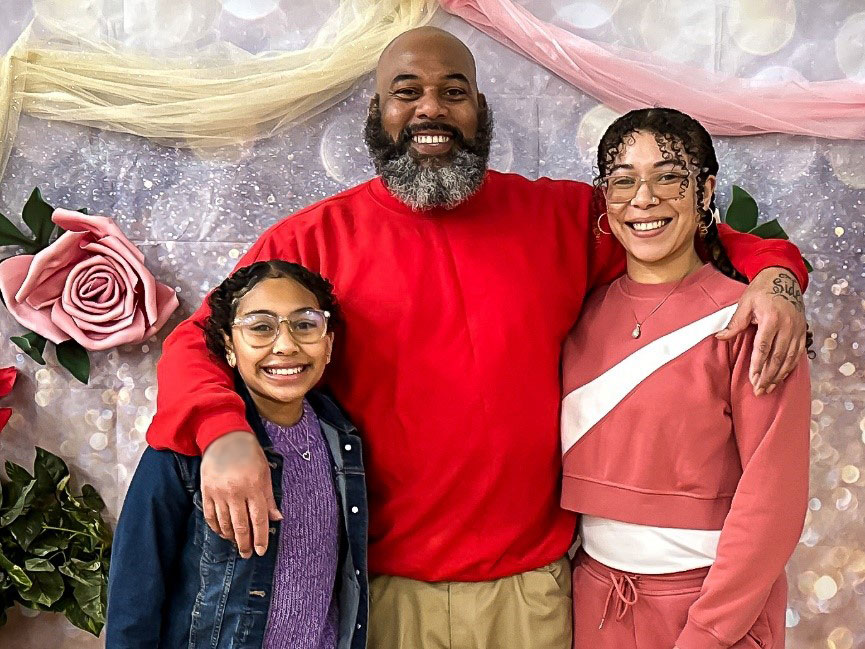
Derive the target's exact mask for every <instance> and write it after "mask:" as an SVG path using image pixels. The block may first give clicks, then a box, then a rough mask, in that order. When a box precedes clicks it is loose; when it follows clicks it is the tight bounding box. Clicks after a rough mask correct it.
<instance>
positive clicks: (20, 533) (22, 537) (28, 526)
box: [8, 509, 45, 550]
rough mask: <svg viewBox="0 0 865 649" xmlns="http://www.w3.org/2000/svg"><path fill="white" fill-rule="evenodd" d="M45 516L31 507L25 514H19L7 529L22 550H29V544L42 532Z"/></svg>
mask: <svg viewBox="0 0 865 649" xmlns="http://www.w3.org/2000/svg"><path fill="white" fill-rule="evenodd" d="M44 525H45V516H44V515H43V514H42V512H41V511H40V510H38V509H32V510H31V511H30V512H28V513H27V514H26V515H25V516H19V517H18V518H16V519H15V521H13V522H12V523H11V524H10V525H9V527H8V529H9V532H10V533H11V534H12V537H13V538H14V539H15V540H16V541H18V544H19V545H20V546H21V549H22V550H29V548H30V544H31V543H33V541H34V540H35V539H36V537H37V536H39V535H40V534H41V533H42V528H43V526H44Z"/></svg>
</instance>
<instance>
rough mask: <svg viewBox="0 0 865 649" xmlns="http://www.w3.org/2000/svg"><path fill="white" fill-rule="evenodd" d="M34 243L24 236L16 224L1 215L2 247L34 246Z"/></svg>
mask: <svg viewBox="0 0 865 649" xmlns="http://www.w3.org/2000/svg"><path fill="white" fill-rule="evenodd" d="M34 243H35V242H34V241H33V240H32V239H28V238H27V237H26V236H24V233H22V232H21V230H19V229H18V228H17V227H15V224H14V223H12V221H10V220H9V219H7V218H6V217H5V216H4V215H2V214H0V246H25V247H28V246H33V245H34Z"/></svg>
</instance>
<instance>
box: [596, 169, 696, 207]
mask: <svg viewBox="0 0 865 649" xmlns="http://www.w3.org/2000/svg"><path fill="white" fill-rule="evenodd" d="M690 177H691V175H690V174H687V173H683V172H680V171H659V172H657V173H654V174H652V175H650V176H649V177H648V178H641V177H639V176H634V175H631V174H613V175H611V176H607V177H606V178H604V180H603V187H604V196H605V197H606V199H607V202H608V203H630V202H631V201H632V200H634V198H635V197H636V196H637V192H639V191H640V186H641V185H642V184H643V183H646V184H647V185H648V186H649V191H650V192H651V193H652V196H654V197H655V198H657V199H658V200H661V201H667V200H670V199H674V198H681V197H682V196H683V195H684V190H685V188H686V187H687V186H688V182H689V179H690Z"/></svg>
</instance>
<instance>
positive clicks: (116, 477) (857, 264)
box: [0, 0, 865, 649]
mask: <svg viewBox="0 0 865 649" xmlns="http://www.w3.org/2000/svg"><path fill="white" fill-rule="evenodd" d="M519 4H520V5H523V6H524V7H525V8H526V9H528V10H529V11H530V12H532V13H533V14H534V15H535V16H537V17H538V18H540V19H542V20H543V21H547V22H549V23H551V24H553V25H556V26H558V27H562V28H565V29H567V30H569V31H571V32H573V33H574V34H576V35H578V36H581V37H583V38H585V39H588V40H590V41H593V42H595V43H598V44H601V45H603V46H604V47H618V46H624V47H628V48H631V49H635V50H639V51H642V52H645V53H646V54H647V55H654V56H659V57H666V58H668V59H669V60H671V61H675V62H677V63H679V64H681V63H688V64H691V65H693V67H694V74H695V75H699V74H701V73H702V71H707V72H708V71H714V72H720V73H723V74H728V75H732V76H737V77H740V78H747V79H750V80H751V84H752V85H753V87H754V89H755V92H759V89H760V87H761V86H763V85H765V84H767V83H773V82H775V81H778V80H798V81H825V80H832V79H850V80H853V81H856V82H859V83H862V84H863V85H865V4H863V2H862V0H759V1H757V0H580V1H572V0H528V1H523V2H519ZM339 5H340V2H339V1H338V0H304V1H300V0H4V2H3V4H2V7H0V53H2V52H4V51H5V50H6V49H7V48H8V47H10V46H11V45H12V44H13V42H15V41H16V40H17V39H18V38H19V36H20V35H21V33H22V31H23V30H24V29H25V28H26V26H27V25H28V24H29V23H30V21H31V19H33V18H34V16H36V17H37V18H38V17H39V16H43V17H48V18H52V19H55V20H59V21H63V24H64V25H65V26H66V27H67V28H68V30H69V31H70V33H82V34H84V33H86V34H88V36H89V37H90V38H99V37H100V36H103V37H105V38H110V39H112V40H113V41H114V42H115V43H117V44H118V46H119V47H121V48H125V49H126V50H128V51H129V52H130V53H133V52H134V53H137V54H143V55H149V56H153V57H162V58H170V57H185V58H186V59H188V60H191V61H194V60H195V57H196V55H197V53H199V52H202V51H204V50H206V49H208V48H210V49H211V50H212V48H213V47H214V46H216V45H218V47H220V48H223V49H226V48H228V49H230V51H231V52H232V56H235V57H240V58H242V57H244V56H248V55H249V54H257V53H262V52H269V51H286V50H288V51H290V50H298V49H301V48H304V47H306V46H307V45H308V44H309V43H310V42H311V41H312V40H313V39H314V38H315V36H316V34H317V33H318V31H319V29H320V27H321V26H322V25H323V24H325V21H326V20H327V19H328V17H329V16H330V15H331V14H332V13H333V12H334V11H335V10H337V9H338V7H339ZM432 24H435V25H439V26H441V27H443V28H445V29H447V30H449V31H451V32H453V33H455V34H456V35H458V36H459V37H460V38H462V39H464V40H465V42H466V43H467V44H468V45H469V47H470V48H471V49H472V50H473V52H474V53H475V56H476V58H477V61H478V79H479V85H480V86H481V90H482V91H483V92H485V93H486V95H487V97H488V99H489V102H490V104H491V106H492V108H493V110H494V112H495V118H496V136H495V145H494V148H493V154H492V166H493V167H494V168H496V169H500V170H503V171H504V170H507V171H513V172H517V173H521V174H524V175H526V176H528V177H531V178H536V177H538V176H550V177H558V178H576V179H582V180H588V179H590V178H592V176H593V173H594V172H593V156H594V151H595V146H596V144H597V141H598V139H599V137H600V134H601V132H602V131H603V129H604V128H605V127H606V126H607V125H608V124H609V123H610V121H612V119H614V118H615V116H616V113H615V112H613V111H612V110H611V109H609V108H607V107H605V106H604V105H602V104H599V103H598V101H596V100H595V99H593V98H592V97H589V96H586V95H584V94H581V93H580V92H579V91H577V90H576V89H575V88H574V87H573V86H571V85H569V84H568V83H566V82H564V81H562V80H561V79H559V78H558V77H556V76H554V75H553V74H551V73H550V72H548V71H547V70H545V69H544V68H543V67H541V66H540V65H538V64H536V63H533V62H530V61H528V60H526V59H524V58H522V57H521V56H520V55H518V54H516V53H514V52H512V51H511V50H509V49H508V48H507V47H505V46H504V45H502V44H500V43H498V42H496V41H494V40H493V39H491V38H490V37H488V36H486V35H484V34H482V33H481V32H479V31H477V30H476V29H475V28H474V27H472V26H470V25H469V24H468V23H466V22H464V21H463V20H462V19H460V18H457V17H455V16H452V15H449V14H447V13H445V12H444V11H441V10H439V11H438V12H437V13H436V14H435V15H434V16H433V18H432ZM247 53H249V54H247ZM371 92H372V82H371V77H370V76H369V75H365V76H362V77H361V78H359V79H358V80H357V81H356V82H355V83H354V85H353V86H351V88H350V89H348V90H347V91H344V92H343V93H342V94H341V95H340V97H341V99H340V100H339V101H338V102H336V103H335V105H333V106H332V107H331V108H329V109H327V110H326V111H324V112H320V113H318V114H316V115H314V116H313V117H311V118H308V119H306V120H305V121H302V122H300V123H294V124H291V125H289V126H288V127H286V128H283V129H281V130H279V131H278V132H277V133H276V134H275V135H273V136H270V137H267V138H264V139H259V140H257V141H255V142H253V143H248V144H238V145H235V146H230V147H223V148H220V149H207V150H203V149H197V150H196V149H182V148H175V147H171V146H166V145H164V144H158V143H155V142H154V141H152V140H149V139H145V138H142V137H137V136H134V135H129V134H123V133H115V132H110V131H107V130H99V129H93V128H88V127H84V126H77V125H70V124H67V123H63V122H60V121H46V120H43V119H38V118H35V117H32V116H27V115H22V117H21V120H20V124H19V127H18V131H17V135H16V137H15V139H14V144H13V148H12V150H11V154H10V156H9V160H8V165H7V167H6V170H5V174H4V175H3V176H2V180H0V212H2V213H3V214H6V215H7V216H9V217H10V218H11V219H12V220H13V221H15V222H20V212H21V208H22V206H23V204H24V202H25V200H26V199H27V197H28V196H29V194H30V192H31V190H32V189H33V187H35V186H39V187H40V188H41V189H42V193H43V195H44V196H45V198H46V199H47V200H48V201H49V202H50V203H51V204H53V205H55V206H62V207H67V208H71V209H77V208H87V209H89V210H90V211H91V213H99V214H104V215H109V216H113V217H114V218H115V219H116V220H117V222H118V224H119V225H120V227H121V228H122V229H123V230H124V231H125V232H126V234H127V235H128V236H129V238H130V239H131V240H133V241H134V242H135V243H136V244H137V245H138V246H139V248H140V249H141V250H142V251H143V252H144V254H145V256H146V261H147V264H148V266H149V267H150V268H151V269H152V270H153V272H154V274H155V275H156V277H157V279H158V280H159V281H161V282H164V283H166V284H168V285H170V286H173V287H176V289H177V291H178V293H179V298H180V302H181V308H180V309H179V310H178V312H177V313H176V314H175V315H174V317H173V318H172V320H171V321H170V322H169V324H168V325H167V326H166V328H165V329H164V330H163V331H162V332H161V333H160V335H159V336H158V337H156V338H154V339H151V340H148V341H146V342H145V343H144V344H142V345H137V346H134V347H133V346H126V347H121V348H118V349H115V350H112V351H108V352H94V353H91V361H92V363H93V370H92V374H91V379H90V383H89V385H87V386H83V385H82V384H80V383H78V382H77V381H76V380H75V379H73V378H72V377H71V376H70V375H69V374H68V373H66V372H65V371H64V370H62V368H59V367H58V366H57V364H56V362H55V360H54V358H53V355H52V354H49V355H48V365H47V366H45V367H42V366H39V365H36V364H35V363H34V362H33V361H32V360H31V359H30V358H28V357H26V356H25V355H23V354H22V353H20V351H19V350H18V349H17V348H16V347H15V346H14V345H12V344H11V343H10V342H9V341H8V337H9V336H10V335H16V334H18V333H20V332H21V328H20V327H19V326H18V325H17V324H16V323H15V321H14V320H13V319H12V318H11V317H10V316H9V314H8V313H7V312H6V310H5V309H3V308H0V330H2V340H0V367H2V366H6V365H15V366H16V367H18V368H19V370H20V372H21V375H20V376H19V382H18V384H17V385H16V387H15V390H14V392H13V393H12V395H10V396H9V397H7V398H5V399H4V403H3V405H4V406H11V407H12V408H13V409H14V411H15V412H14V414H13V416H12V418H11V420H10V422H9V425H8V426H7V427H6V429H5V430H4V431H3V434H2V436H0V458H2V459H11V460H13V461H16V462H19V463H22V464H24V465H25V466H29V465H30V464H31V463H32V460H33V456H34V446H35V445H37V444H38V445H40V446H43V447H45V448H47V449H48V450H50V451H52V452H54V453H57V454H59V455H61V456H62V457H63V458H65V459H66V461H67V462H68V463H69V464H70V466H71V467H72V469H73V473H75V474H76V475H77V476H79V477H80V480H82V481H83V480H86V481H89V482H92V483H93V484H94V485H95V486H96V487H97V488H98V489H99V490H100V491H101V493H102V494H103V496H104V497H105V500H106V501H107V503H108V508H109V510H110V511H109V516H110V518H111V519H112V522H113V521H114V520H115V519H116V516H117V514H118V512H119V509H120V506H121V503H122V501H123V496H124V493H125V490H126V488H127V486H128V483H129V480H130V478H131V475H132V473H133V471H134V468H135V465H136V462H137V459H138V457H139V455H140V454H141V452H142V451H143V450H144V446H145V441H144V436H145V432H146V430H147V427H148V425H149V422H150V419H151V417H152V415H153V412H154V408H155V396H156V390H157V386H156V382H155V365H156V362H157V360H158V358H159V355H160V350H161V342H162V340H163V339H164V336H165V335H166V334H167V333H168V331H170V329H171V328H172V327H173V326H174V325H176V324H177V322H179V320H180V319H181V318H183V317H185V316H186V315H188V314H189V313H190V312H191V311H192V310H193V309H194V308H195V307H197V306H198V304H199V303H200V301H201V299H202V296H203V295H204V294H205V292H206V291H207V290H208V289H209V288H210V287H212V286H213V285H215V284H216V283H218V282H219V281H220V280H221V279H222V278H223V277H224V276H225V275H226V274H227V273H229V272H230V270H231V268H232V267H233V265H234V264H235V262H236V260H237V259H238V257H239V256H240V255H241V254H242V253H243V252H244V251H245V250H246V248H247V247H249V245H250V244H251V243H252V242H253V241H254V240H255V239H256V238H257V236H258V235H259V234H260V233H261V232H262V231H263V230H264V229H265V228H267V227H268V226H270V225H272V224H273V223H274V222H276V221H277V220H279V219H280V218H281V217H283V216H285V215H287V214H289V213H291V212H293V211H295V210H297V209H299V208H302V207H304V206H306V205H309V204H310V203H312V202H314V201H317V200H319V199H322V198H324V197H326V196H329V195H331V194H334V193H336V192H339V191H341V190H343V189H345V188H347V187H350V186H352V185H354V184H356V183H358V182H361V181H364V180H366V179H368V178H370V177H371V176H372V174H373V170H372V166H371V165H370V163H369V161H368V159H367V155H366V150H365V148H364V145H363V141H362V136H361V133H362V127H363V121H364V117H365V113H366V106H367V103H368V101H369V98H370V96H371ZM664 103H669V104H672V105H675V97H669V98H667V99H666V100H665V102H664ZM716 147H717V150H718V153H719V159H720V162H721V173H720V178H719V183H720V184H719V204H720V205H722V206H723V205H725V204H726V203H728V202H729V198H730V194H731V187H732V185H733V184H736V185H740V186H742V187H744V188H745V189H746V190H748V191H749V192H750V193H751V194H753V195H754V196H755V197H756V199H757V202H758V204H759V206H760V210H761V219H769V218H778V219H779V221H780V222H781V223H782V225H783V226H784V228H785V229H786V231H787V232H788V233H789V235H790V237H791V238H792V239H793V240H794V241H795V242H796V243H797V244H798V245H799V246H800V247H801V249H802V251H803V253H804V254H805V256H806V257H807V258H808V259H809V260H810V262H811V263H812V264H813V266H814V272H813V273H812V275H811V286H810V288H809V289H808V292H807V306H808V318H809V321H810V323H811V327H812V328H813V331H814V334H815V344H814V350H815V351H816V358H815V359H814V360H813V362H812V376H813V396H812V398H813V402H812V408H813V420H812V424H811V433H812V464H811V501H810V506H809V512H808V517H807V521H806V524H805V528H804V531H803V533H802V538H801V541H800V544H799V547H798V549H797V551H796V554H795V556H794V557H793V559H792V561H791V563H790V565H789V567H788V576H789V581H790V598H789V608H788V611H787V642H788V647H791V648H792V649H810V648H823V647H827V648H829V649H853V648H854V647H865V623H863V620H865V518H863V510H865V502H863V501H865V489H863V486H865V273H863V267H865V251H863V245H865V209H863V205H865V141H844V140H823V139H817V138H813V137H801V136H789V135H779V134H767V135H760V136H749V137H736V138H731V137H718V138H716ZM722 209H723V207H722ZM531 220H532V215H531V214H526V226H527V227H531ZM478 243H479V245H483V242H478ZM6 252H9V251H8V249H7V251H6ZM103 644H104V643H103V641H102V640H100V639H94V638H92V637H91V636H88V635H87V634H86V633H84V632H82V631H80V630H78V629H76V628H74V627H72V626H71V625H70V624H68V623H67V622H66V621H65V619H63V618H62V617H60V616H57V615H54V614H47V613H34V612H31V611H22V610H14V611H10V620H9V622H8V623H7V624H6V626H5V627H2V628H0V645H2V646H4V647H16V648H17V649H37V648H38V649H48V648H51V649H55V648H57V649H61V648H66V647H76V648H82V649H89V648H94V647H102V646H103Z"/></svg>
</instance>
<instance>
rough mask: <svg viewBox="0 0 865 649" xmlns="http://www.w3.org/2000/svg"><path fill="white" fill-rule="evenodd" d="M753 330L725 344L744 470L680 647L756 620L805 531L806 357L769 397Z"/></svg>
mask: <svg viewBox="0 0 865 649" xmlns="http://www.w3.org/2000/svg"><path fill="white" fill-rule="evenodd" d="M753 341H754V329H753V327H752V328H751V329H750V330H749V331H747V332H746V333H744V334H742V335H741V336H739V337H738V338H737V339H736V340H734V341H733V342H732V344H731V346H730V354H731V356H732V358H731V364H732V367H733V373H732V380H731V389H730V407H731V418H732V425H733V429H734V432H735V435H736V443H737V445H738V448H739V458H740V461H741V463H742V467H743V471H742V477H741V479H740V480H739V484H738V486H737V487H736V493H735V495H734V496H733V502H732V505H731V507H730V512H729V514H728V515H727V518H726V520H725V521H724V526H723V529H722V531H721V537H720V541H719V544H718V553H717V557H716V559H715V563H714V564H713V565H712V567H711V568H710V570H709V573H708V575H707V576H706V579H705V581H704V582H703V587H702V589H701V593H700V596H699V598H698V599H697V601H696V602H694V604H693V605H692V606H691V608H690V610H689V612H688V622H687V624H686V625H685V628H684V629H683V630H682V633H681V634H680V635H679V638H678V640H677V641H676V646H677V647H679V649H726V648H727V647H729V646H731V645H733V644H735V643H736V642H738V641H739V640H740V639H741V638H742V637H743V636H744V635H745V634H746V633H747V632H748V631H749V630H750V629H751V627H752V626H753V625H754V623H755V622H756V620H757V618H758V616H759V615H760V613H761V612H762V610H763V608H764V606H765V604H766V600H767V598H768V597H769V593H770V591H771V589H772V586H773V585H774V584H775V582H776V581H777V580H778V579H779V578H780V577H781V576H782V575H783V572H784V566H785V564H786V563H787V560H788V559H789V558H790V555H791V554H792V553H793V550H794V548H795V547H796V543H797V542H798V540H799V537H800V535H801V533H802V525H803V522H804V519H805V511H806V508H807V504H808V467H809V441H810V403H811V384H810V380H809V374H808V360H807V358H806V357H805V356H803V357H802V360H801V361H800V362H799V365H798V366H797V367H796V369H795V370H794V371H793V372H792V373H791V374H790V376H789V378H788V379H787V380H786V381H784V382H783V383H782V384H779V386H778V388H777V389H776V390H775V391H774V392H772V394H769V395H763V396H759V397H755V396H754V392H753V388H752V387H751V383H750V381H749V379H748V367H749V363H750V358H751V349H752V348H753Z"/></svg>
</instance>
